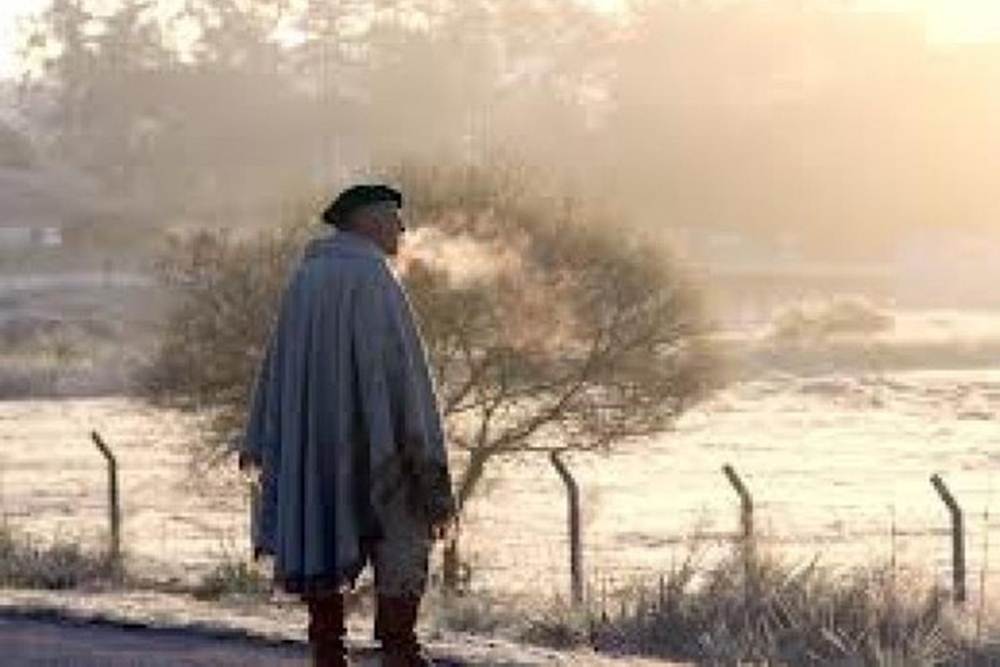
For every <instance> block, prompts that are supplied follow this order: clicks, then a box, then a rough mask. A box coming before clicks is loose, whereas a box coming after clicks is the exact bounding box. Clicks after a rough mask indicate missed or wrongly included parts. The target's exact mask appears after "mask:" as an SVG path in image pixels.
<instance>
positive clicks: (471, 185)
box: [150, 167, 714, 555]
mask: <svg viewBox="0 0 1000 667" xmlns="http://www.w3.org/2000/svg"><path fill="white" fill-rule="evenodd" d="M388 177H389V178H390V179H391V180H393V181H394V182H397V183H399V184H400V186H401V187H402V189H403V190H404V192H406V194H407V197H408V203H407V206H406V211H407V215H409V216H410V217H411V218H412V222H413V227H414V228H415V231H414V232H413V235H414V236H413V238H412V239H411V242H410V244H409V246H410V250H409V251H408V252H407V253H406V254H405V255H404V256H403V257H402V258H401V266H400V269H401V272H402V275H403V278H404V280H405V282H406V284H407V287H408V290H409V293H410V295H411V299H412V302H413V306H414V309H415V311H416V313H417V316H418V318H419V320H420V322H421V328H422V331H423V334H424V338H425V342H426V345H427V349H428V354H429V357H430V360H431V363H432V365H433V367H434V369H435V373H436V379H437V382H438V391H439V396H440V400H441V407H442V410H443V412H444V413H445V416H446V422H447V431H448V437H449V439H450V441H451V442H452V443H453V449H454V450H455V451H456V453H457V454H458V456H459V458H460V459H461V460H460V461H459V462H458V464H459V465H458V466H457V467H458V469H459V470H460V472H459V476H458V481H457V484H458V489H457V495H458V498H459V503H460V505H464V504H465V503H466V502H467V501H468V500H469V498H471V497H472V496H473V495H474V493H475V492H476V490H477V488H478V485H479V482H480V481H481V480H482V477H483V474H484V472H485V471H486V470H487V468H488V466H489V465H490V464H491V462H493V461H494V460H495V459H496V458H497V457H499V456H502V455H505V454H510V453H514V452H529V451H553V450H572V451H584V450H600V449H606V448H608V447H610V446H611V445H613V444H615V443H619V442H621V441H622V440H624V439H627V438H634V437H639V436H648V435H652V434H655V433H658V432H661V431H663V430H665V429H667V428H669V426H670V425H671V423H672V422H673V420H674V419H675V418H676V417H677V416H678V415H679V414H680V413H681V412H682V411H683V410H684V409H685V408H687V407H688V406H689V405H691V404H692V402H694V401H696V400H697V399H698V398H699V397H700V396H702V394H703V393H704V391H705V390H706V389H707V388H708V387H710V386H711V383H712V381H713V378H714V373H713V368H714V364H713V362H712V355H711V354H710V351H709V349H708V346H707V345H706V343H705V342H704V337H703V320H702V316H701V309H700V307H699V299H698V296H697V292H696V290H694V289H693V288H692V286H691V285H690V284H689V282H688V281H687V280H686V279H685V277H684V276H683V274H682V272H681V271H680V270H679V269H678V266H677V263H676V262H675V261H674V260H673V258H672V257H671V256H670V254H669V253H668V252H666V249H665V248H664V247H662V246H661V245H658V244H657V243H655V242H654V241H653V240H652V239H649V238H640V237H630V236H628V235H627V234H626V233H625V232H624V231H623V230H625V229H628V227H626V226H624V225H621V224H620V223H617V222H616V221H613V220H612V219H610V218H609V219H602V218H601V217H599V216H596V215H595V214H592V213H588V210H587V209H586V208H585V207H584V206H583V204H582V203H580V201H579V200H575V199H571V198H563V197H559V196H553V195H551V194H547V193H545V192H544V191H542V189H541V188H539V187H537V185H536V184H533V181H535V176H533V175H531V174H530V173H529V172H525V171H519V170H509V169H508V170H504V169H501V168H496V167H489V168H471V167H465V168H455V169H441V168H426V167H408V168H400V169H394V170H391V171H390V173H389V175H388ZM535 183H537V181H535ZM295 229H297V230H298V231H296V232H295V233H294V234H292V235H291V236H289V235H288V234H286V235H285V236H284V237H282V238H281V239H279V240H274V239H271V240H268V239H265V238H257V239H256V240H252V241H242V242H235V241H228V242H227V241H225V240H224V239H223V238H220V237H218V236H208V237H204V236H203V237H201V238H198V239H195V241H194V242H191V243H188V244H181V245H180V246H178V247H177V248H175V251H174V258H175V259H174V260H173V261H172V262H171V263H169V265H168V266H169V267H170V272H169V275H170V276H171V277H172V279H173V283H174V284H175V285H177V286H178V287H179V288H180V290H181V292H182V293H183V296H184V297H185V299H184V300H183V301H182V302H181V304H180V306H179V309H178V310H177V311H176V312H175V315H174V317H173V318H171V320H170V322H169V323H168V327H167V333H166V336H165V339H164V345H163V347H162V351H161V354H160V357H159V359H158V360H157V362H156V364H155V365H154V368H153V371H154V372H153V373H151V375H150V377H151V378H152V379H154V380H155V382H153V383H152V384H151V388H153V389H154V390H155V391H154V392H153V395H154V396H158V397H160V398H161V399H162V398H167V399H174V400H177V399H179V400H180V402H181V404H182V405H187V406H196V405H201V406H211V407H212V408H213V409H214V414H215V418H214V419H213V420H212V421H211V423H210V426H211V428H210V433H211V436H212V438H211V440H212V442H214V443H215V444H216V445H220V446H221V449H218V448H217V449H216V451H217V452H224V451H226V449H227V448H226V444H227V443H230V442H231V441H232V438H233V437H234V436H238V434H239V432H240V431H239V429H240V426H241V424H242V420H243V415H244V414H245V407H246V399H247V398H248V396H249V388H250V385H251V381H252V378H253V372H254V369H255V368H256V365H257V363H258V360H259V357H260V354H261V350H262V348H263V343H264V341H265V339H266V336H267V329H268V327H269V323H270V322H271V321H272V318H273V313H274V312H275V310H276V306H277V300H278V297H279V292H280V287H281V285H282V284H283V275H284V270H285V268H286V267H287V266H288V263H289V262H290V261H292V259H293V258H294V256H295V252H294V250H295V248H297V247H298V245H299V243H300V241H301V240H302V239H303V238H304V237H303V235H302V233H301V230H302V226H299V227H297V228H295ZM178 251H179V252H178ZM178 257H179V258H180V261H178V259H177V258H178ZM453 555H454V554H453Z"/></svg>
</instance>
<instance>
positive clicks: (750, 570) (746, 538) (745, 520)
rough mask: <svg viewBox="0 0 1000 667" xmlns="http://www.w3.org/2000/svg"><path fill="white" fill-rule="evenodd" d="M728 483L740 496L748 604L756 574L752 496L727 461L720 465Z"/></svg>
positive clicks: (753, 590) (751, 596)
mask: <svg viewBox="0 0 1000 667" xmlns="http://www.w3.org/2000/svg"><path fill="white" fill-rule="evenodd" d="M722 472H723V474H725V476H726V478H727V479H728V480H729V483H730V484H731V485H732V487H733V489H735V490H736V493H737V494H738V495H739V497H740V523H741V525H742V528H743V570H744V577H745V584H746V601H747V603H748V604H749V602H750V600H752V599H753V597H754V593H755V584H756V574H755V563H756V559H757V556H756V548H755V544H754V533H753V496H751V495H750V491H749V490H747V487H746V484H744V483H743V480H742V479H740V476H739V475H737V474H736V470H735V469H734V468H733V467H732V466H731V465H729V464H728V463H727V464H726V465H724V466H722Z"/></svg>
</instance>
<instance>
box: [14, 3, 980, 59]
mask: <svg viewBox="0 0 1000 667" xmlns="http://www.w3.org/2000/svg"><path fill="white" fill-rule="evenodd" d="M47 1H48V0H3V1H2V2H0V77H6V76H10V75H11V74H12V73H13V72H14V71H15V69H16V65H17V59H16V54H15V52H14V51H15V44H16V29H17V18H18V17H19V16H23V15H25V14H27V13H31V12H34V11H37V10H38V9H39V8H41V7H44V6H45V5H46V4H47ZM101 1H102V2H109V1H112V0H101ZM583 1H585V2H589V3H591V4H593V5H595V6H597V7H598V8H600V9H602V10H605V11H614V10H615V8H617V7H619V6H620V5H621V4H622V3H623V2H624V0H583ZM855 6H858V7H863V8H865V9H866V10H876V11H877V10H891V11H916V12H920V13H922V14H923V15H924V25H925V27H926V31H927V37H928V39H929V40H930V41H932V42H934V43H939V44H952V43H956V42H974V41H1000V0H858V1H857V2H856V3H855Z"/></svg>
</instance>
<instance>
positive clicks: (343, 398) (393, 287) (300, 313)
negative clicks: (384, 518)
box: [243, 231, 454, 593]
mask: <svg viewBox="0 0 1000 667" xmlns="http://www.w3.org/2000/svg"><path fill="white" fill-rule="evenodd" d="M243 458H244V460H249V461H250V462H252V463H255V464H257V465H259V466H260V468H261V498H260V503H259V504H258V507H257V510H256V511H257V513H258V515H257V516H256V517H255V519H256V522H257V531H256V535H255V537H254V540H255V544H254V548H255V551H256V552H257V553H264V554H271V555H273V556H274V557H275V561H274V564H275V577H276V579H277V580H278V582H279V583H280V584H281V585H282V586H283V587H284V588H285V589H286V590H288V591H290V592H301V593H307V592H310V591H313V590H319V589H329V588H331V587H339V586H341V585H343V584H345V583H353V581H354V579H355V578H356V577H357V575H358V573H359V572H360V570H361V569H362V567H363V566H364V562H365V551H364V549H365V546H364V545H365V544H366V542H367V539H369V538H370V539H377V538H378V536H379V530H380V529H379V515H380V510H381V508H382V507H384V505H385V503H386V500H387V499H388V498H390V497H391V495H392V494H393V493H399V492H405V493H408V494H409V496H410V498H411V499H412V505H413V507H414V510H415V512H414V516H415V519H416V520H426V521H429V522H433V521H437V520H440V519H442V518H444V517H446V516H447V515H448V514H449V513H450V512H451V511H452V509H453V507H454V500H453V497H452V493H451V483H450V478H449V475H448V467H447V454H446V451H445V443H444V437H443V434H442V429H441V419H440V415H439V412H438V408H437V405H436V400H435V394H434V387H433V384H432V381H431V377H430V373H429V370H428V367H427V360H426V354H425V351H424V348H423V344H422V342H421V340H420V336H419V333H418V331H417V328H416V326H415V324H414V320H413V315H412V312H411V309H410V306H409V303H408V302H407V299H406V297H405V294H404V293H403V289H402V287H401V285H400V284H399V282H398V280H397V279H396V277H395V275H394V274H393V272H392V271H391V269H390V268H389V266H388V265H387V263H386V261H385V259H384V256H383V254H382V253H381V251H380V250H379V249H378V247H377V246H375V245H374V244H373V243H372V242H370V241H369V240H367V239H365V238H364V237H362V236H359V235H357V234H354V233H351V232H345V231H339V232H336V233H335V234H334V235H333V236H331V237H328V238H325V239H320V240H317V241H313V242H312V243H311V244H310V245H309V246H308V247H307V248H306V252H305V254H304V257H303V259H302V262H301V264H300V265H299V267H298V268H297V270H296V271H295V273H294V275H293V276H292V278H291V281H290V283H289V285H288V287H287V290H286V292H285V294H284V297H283V299H282V303H281V309H280V314H279V318H278V322H277V325H276V327H275V330H274V334H273V336H272V338H271V341H270V344H269V346H268V350H267V353H266V356H265V359H264V362H263V364H262V367H261V371H260V374H259V377H258V381H257V385H256V391H255V392H254V398H253V402H252V405H251V409H250V414H249V416H248V423H247V431H246V437H245V438H244V444H243Z"/></svg>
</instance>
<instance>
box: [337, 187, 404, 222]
mask: <svg viewBox="0 0 1000 667" xmlns="http://www.w3.org/2000/svg"><path fill="white" fill-rule="evenodd" d="M381 202H392V203H394V204H395V205H396V206H397V207H402V206H403V195H402V194H400V192H399V191H398V190H395V189H394V188H390V187H389V186H388V185H352V186H351V187H349V188H347V189H346V190H344V191H343V192H341V193H340V194H339V195H337V198H336V199H334V200H333V201H332V202H331V203H330V205H329V206H327V207H326V210H325V211H323V222H325V223H327V224H330V225H333V226H335V227H340V226H342V225H343V224H344V223H345V222H346V221H347V219H348V218H349V217H350V215H351V213H352V212H353V211H355V210H357V209H359V208H361V207H362V206H368V205H369V204H378V203H381Z"/></svg>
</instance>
